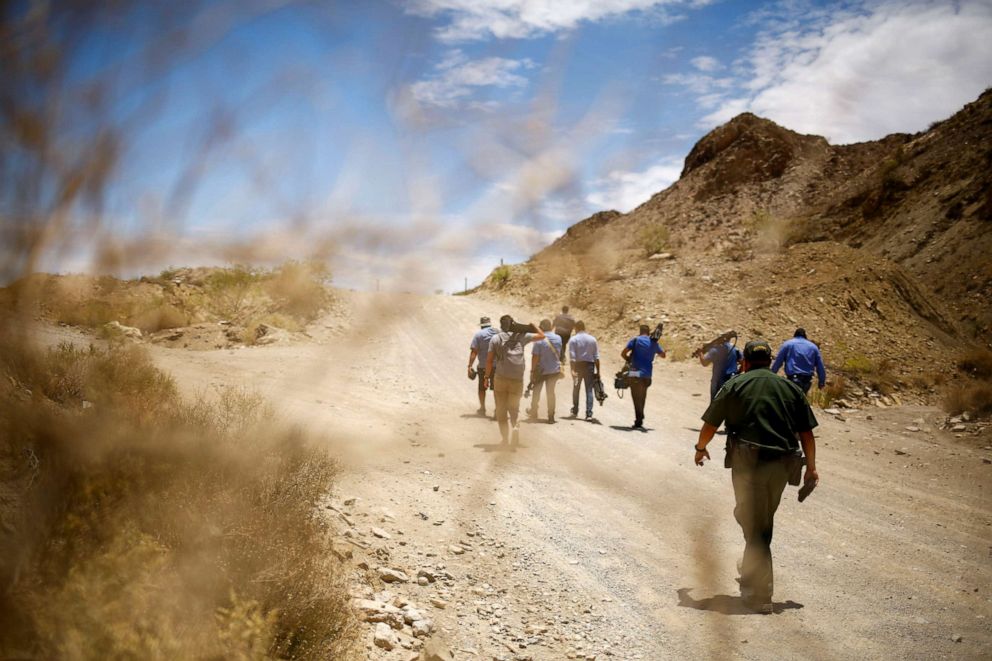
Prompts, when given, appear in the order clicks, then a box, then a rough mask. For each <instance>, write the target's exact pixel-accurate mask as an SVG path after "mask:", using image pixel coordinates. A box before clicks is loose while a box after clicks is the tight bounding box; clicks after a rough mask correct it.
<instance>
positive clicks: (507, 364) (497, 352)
mask: <svg viewBox="0 0 992 661" xmlns="http://www.w3.org/2000/svg"><path fill="white" fill-rule="evenodd" d="M499 327H500V332H499V333H496V334H495V335H493V337H492V339H490V340H489V354H488V355H487V356H486V381H485V383H484V387H488V386H489V382H490V381H492V383H493V394H494V395H495V396H496V422H497V423H498V424H499V433H500V436H501V437H502V439H503V443H506V442H507V441H508V440H509V431H510V429H509V428H510V426H511V425H512V427H513V443H514V445H516V444H517V443H519V442H520V426H519V423H518V422H517V417H518V415H519V414H520V396H521V395H523V393H524V371H525V369H524V367H525V365H524V364H525V360H524V346H525V345H526V344H528V343H530V342H533V341H534V340H543V339H544V333H542V332H541V331H539V330H538V329H537V327H536V326H534V324H530V325H529V326H524V325H523V324H518V323H516V322H514V321H513V317H511V316H510V315H508V314H504V315H503V316H502V317H500V319H499ZM527 330H533V331H534V332H533V333H528V332H526V331H527ZM507 416H509V418H510V420H509V424H507Z"/></svg>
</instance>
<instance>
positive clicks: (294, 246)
mask: <svg viewBox="0 0 992 661" xmlns="http://www.w3.org/2000/svg"><path fill="white" fill-rule="evenodd" d="M185 27H186V28H188V33H189V35H188V36H189V37H190V38H189V39H188V41H187V42H186V44H185V45H184V47H183V48H182V49H181V50H180V49H178V48H177V49H176V50H175V51H173V52H172V55H173V58H172V60H173V61H172V62H171V64H170V66H169V67H168V68H167V69H166V70H165V71H164V72H151V71H149V68H148V67H146V66H144V65H143V64H142V63H141V62H142V58H141V57H140V54H141V53H142V52H144V51H146V50H147V49H149V48H151V47H154V46H155V45H156V44H158V43H160V42H161V29H160V28H161V24H160V22H158V21H157V20H156V19H155V18H154V17H152V16H151V12H150V11H149V12H145V11H139V12H134V13H131V14H129V15H127V16H125V17H123V18H121V19H120V20H119V21H118V22H117V23H114V24H112V25H111V26H110V27H107V28H102V29H99V30H97V29H94V30H93V32H92V33H91V34H90V35H89V39H88V40H87V42H86V43H85V44H84V45H83V47H82V48H81V49H80V51H78V54H77V55H76V57H77V61H76V62H75V63H74V65H75V66H74V77H75V79H76V80H77V81H85V80H88V79H93V78H96V79H109V80H112V82H111V83H110V86H111V88H112V89H113V99H114V106H113V107H114V109H115V110H114V113H113V114H114V115H115V119H120V120H121V121H125V119H124V118H128V117H130V119H131V122H130V123H127V124H126V126H127V127H128V128H127V131H128V133H127V142H126V145H127V146H126V149H125V150H124V152H123V153H122V161H121V164H120V167H119V168H118V170H117V175H116V178H115V180H114V182H113V184H112V186H111V187H110V188H109V191H108V192H109V195H108V199H107V204H106V205H105V208H104V209H103V213H104V214H105V216H106V217H107V218H108V219H109V220H110V222H109V224H108V225H107V226H108V227H109V228H110V231H109V232H108V233H106V234H101V235H99V236H95V237H87V240H91V241H104V242H106V241H108V240H109V241H115V240H117V241H120V240H121V237H133V236H134V234H135V233H136V232H139V231H140V232H141V233H142V234H143V235H144V236H149V235H153V238H154V240H153V241H151V244H153V245H154V249H150V250H149V251H147V252H145V253H142V254H141V257H140V258H137V257H136V258H135V259H134V260H132V263H131V264H130V265H129V266H128V267H127V268H129V269H131V271H132V272H133V271H135V270H137V271H149V270H153V269H154V268H159V267H161V266H164V265H166V264H199V263H223V262H224V261H226V260H231V259H254V260H258V261H262V262H268V261H279V260H281V259H284V258H287V257H293V258H306V257H309V256H311V254H317V255H319V256H321V257H326V258H327V259H328V260H329V261H330V262H331V267H332V270H333V271H334V273H335V280H336V281H337V282H338V283H339V284H342V285H346V286H356V287H370V286H372V283H374V282H375V280H376V279H378V280H380V281H381V282H382V283H384V286H386V287H390V288H395V289H417V290H428V291H429V290H433V289H444V290H447V291H452V290H457V289H460V288H461V286H462V283H463V278H468V280H469V284H470V286H471V285H473V284H476V283H478V282H479V280H481V278H482V277H484V276H485V275H486V274H487V273H488V272H489V270H491V269H492V267H493V266H495V265H496V264H498V263H499V260H500V259H501V258H502V259H505V260H506V261H508V262H516V261H521V260H523V259H525V258H526V257H527V256H529V255H530V254H532V253H533V252H535V251H536V250H538V249H540V248H541V247H542V246H543V245H546V244H547V243H548V242H549V241H550V240H553V238H554V237H556V236H557V235H559V234H560V233H561V232H562V231H563V230H564V229H565V228H566V227H568V226H569V225H571V224H573V223H575V222H577V221H579V220H581V219H582V218H584V217H586V216H588V215H589V214H591V213H593V212H595V211H597V210H602V209H609V208H615V209H619V210H621V211H629V210H631V209H632V208H634V207H635V206H637V205H638V204H640V203H642V202H644V201H646V200H647V199H648V197H650V195H651V194H653V193H656V192H658V191H660V190H662V189H664V188H665V187H667V186H668V185H670V184H671V183H672V182H673V181H674V180H675V179H677V177H678V174H679V172H680V170H681V168H682V161H683V158H684V157H685V155H686V153H687V152H688V151H689V149H690V148H691V147H692V145H693V144H694V143H695V142H696V141H697V140H698V139H699V138H700V137H701V136H702V135H704V134H705V133H706V132H707V131H708V130H709V129H711V128H712V127H714V126H716V125H718V124H720V123H723V122H725V121H727V120H729V119H730V118H731V117H733V116H734V115H736V114H738V113H740V112H743V111H746V110H749V111H752V112H755V113H756V114H759V115H762V116H765V117H768V118H770V119H772V120H774V121H776V122H778V123H780V124H782V125H783V126H786V127H788V128H791V129H794V130H797V131H800V132H804V133H815V134H820V135H825V136H826V137H827V138H828V139H830V140H831V142H834V143H849V142H856V141H861V140H870V139H877V138H880V137H882V136H884V135H886V134H888V133H892V132H896V131H906V132H913V131H919V130H924V129H925V128H926V127H927V125H928V124H929V123H930V122H933V121H934V120H938V119H941V118H944V117H946V116H948V115H950V114H952V113H953V112H955V111H956V110H958V109H959V108H960V107H961V106H962V105H963V104H965V103H967V102H968V101H971V100H973V99H974V98H976V97H977V96H978V95H979V94H980V93H981V92H982V91H983V90H984V89H985V88H986V87H988V86H989V85H990V84H992V3H990V2H988V1H987V0H986V1H976V0H971V1H969V0H963V1H961V2H925V1H920V2H916V1H911V0H907V1H901V2H891V1H885V0H881V1H867V2H865V1H858V2H814V1H802V0H788V1H785V2H767V3H765V2H734V1H731V0H726V1H722V2H721V1H719V0H712V1H708V0H663V1H656V0H409V1H405V2H404V1H400V0H395V1H392V0H368V1H367V2H339V3H320V4H296V3H292V2H289V3H275V4H274V3H265V2H247V1H246V2H238V3H211V4H207V5H204V6H203V8H202V10H200V11H198V12H195V13H194V16H193V18H192V19H189V20H187V21H186V22H185ZM180 56H181V57H180ZM108 71H114V72H115V73H114V76H113V77H112V79H111V78H109V77H108V73H107V72H108ZM150 99H154V103H151V104H150V105H149V106H148V107H145V108H143V110H141V112H140V113H138V114H137V116H138V117H139V118H140V119H141V121H139V122H136V123H135V122H134V121H133V119H134V116H135V115H134V114H133V113H134V108H135V107H136V104H138V103H140V102H141V101H149V100H150ZM67 127H69V128H74V129H75V130H77V131H82V132H84V133H85V131H86V130H87V128H86V126H85V125H84V124H82V123H80V124H77V125H75V126H73V125H72V124H71V122H69V123H67ZM232 244H234V245H235V247H236V248H237V250H233V249H232ZM75 245H76V249H75V250H74V251H70V253H69V254H68V255H65V253H63V259H64V261H63V262H61V263H58V264H57V268H60V269H62V270H67V269H73V270H79V269H82V268H85V258H84V255H85V254H86V252H85V251H84V250H81V249H79V245H80V244H79V242H78V241H77V242H76V244H75ZM134 254H135V255H136V256H137V255H138V253H134Z"/></svg>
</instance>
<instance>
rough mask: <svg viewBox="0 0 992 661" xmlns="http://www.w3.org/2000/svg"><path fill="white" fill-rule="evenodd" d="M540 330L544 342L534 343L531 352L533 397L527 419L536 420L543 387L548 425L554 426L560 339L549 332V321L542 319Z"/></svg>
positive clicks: (555, 334) (559, 368)
mask: <svg viewBox="0 0 992 661" xmlns="http://www.w3.org/2000/svg"><path fill="white" fill-rule="evenodd" d="M540 329H541V330H542V331H543V332H544V340H543V341H541V342H535V343H534V348H533V349H532V350H531V361H530V366H531V367H530V381H531V383H533V384H534V395H533V397H532V399H531V404H530V409H528V410H527V413H528V416H527V417H528V419H529V420H536V419H537V409H538V407H539V406H540V405H541V386H544V389H545V390H546V391H547V395H548V398H547V399H548V424H554V422H555V404H556V399H555V386H556V385H558V380H559V379H561V377H562V373H561V352H562V346H561V337H560V336H559V335H558V334H557V333H552V332H551V320H550V319H542V320H541V324H540Z"/></svg>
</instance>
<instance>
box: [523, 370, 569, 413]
mask: <svg viewBox="0 0 992 661" xmlns="http://www.w3.org/2000/svg"><path fill="white" fill-rule="evenodd" d="M561 378H562V374H561V372H556V373H554V374H541V375H539V376H538V377H537V378H536V379H534V394H533V396H532V398H531V401H530V414H531V415H532V416H534V417H535V418H536V417H537V409H538V407H539V406H540V405H541V386H544V389H545V390H546V391H547V395H548V419H549V420H550V419H552V418H554V417H555V407H556V406H557V400H556V398H555V386H556V385H558V381H560V380H561Z"/></svg>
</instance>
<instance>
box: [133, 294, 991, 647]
mask: <svg viewBox="0 0 992 661" xmlns="http://www.w3.org/2000/svg"><path fill="white" fill-rule="evenodd" d="M351 303H352V304H353V306H354V309H355V313H354V315H353V317H352V320H351V323H352V328H353V330H352V331H351V332H350V333H348V334H347V335H335V334H332V333H331V331H326V332H325V331H324V330H323V328H324V327H323V326H322V325H321V324H317V325H315V327H314V330H312V333H311V334H312V335H313V336H314V342H313V343H312V344H297V345H292V346H273V347H260V348H251V349H242V350H238V351H227V350H224V351H208V352H187V351H182V350H170V349H154V350H153V354H154V356H155V358H156V361H157V362H158V363H159V364H160V365H161V366H162V367H164V368H165V369H166V370H167V371H169V372H171V373H172V374H173V375H174V376H175V378H176V379H177V381H178V382H179V383H180V385H181V386H182V387H183V388H184V389H186V390H187V391H188V392H194V391H204V390H206V391H209V390H210V389H211V388H212V387H214V386H227V385H242V386H248V387H251V388H255V389H257V390H259V391H261V392H262V393H263V394H265V395H266V396H267V397H269V398H270V399H271V400H272V401H273V402H274V403H275V404H276V405H277V407H278V409H279V412H280V414H281V415H283V416H285V417H286V418H288V419H290V420H292V421H293V422H295V423H296V424H299V425H301V426H304V427H306V428H309V429H311V430H313V431H315V432H318V433H321V434H324V435H325V436H326V437H327V438H328V439H329V440H328V443H330V444H332V450H333V451H334V452H335V453H337V454H338V455H339V456H340V457H341V459H342V462H343V465H344V467H345V472H344V475H343V476H342V479H341V480H340V482H339V484H338V485H337V489H336V493H335V494H333V497H332V500H333V502H334V503H337V506H338V507H339V509H340V508H343V511H345V512H346V513H347V514H348V516H347V518H348V519H349V520H350V521H351V523H352V524H353V528H350V529H348V530H350V532H348V534H349V535H351V539H352V540H353V541H355V542H357V544H358V545H360V546H368V547H369V548H368V552H367V553H362V552H359V553H358V555H357V556H356V558H355V562H356V563H357V562H359V561H362V560H364V561H365V562H367V563H368V564H369V566H370V568H369V571H368V572H362V571H361V570H360V569H357V568H356V578H358V579H361V578H362V577H364V576H367V575H372V574H374V570H375V568H376V567H377V566H378V565H383V566H388V567H393V568H397V569H401V570H403V571H404V572H406V573H407V574H408V575H410V576H416V574H417V570H418V569H420V568H427V569H429V570H430V571H431V572H432V573H434V574H437V575H438V576H439V580H437V582H434V583H430V584H429V585H426V586H420V585H417V584H415V583H413V582H411V583H407V584H402V585H398V587H394V586H396V585H397V584H394V586H390V588H389V589H390V591H391V592H393V593H394V594H398V595H402V596H405V597H406V598H408V599H411V600H413V601H415V602H416V603H417V604H418V605H419V607H420V608H421V609H424V610H428V611H430V616H431V618H433V620H434V623H435V626H436V633H435V634H434V635H435V636H436V637H438V638H441V639H443V640H444V641H445V642H446V644H447V645H448V646H450V647H451V648H452V649H453V650H455V651H456V656H457V658H484V659H488V658H493V657H494V656H495V657H505V658H514V657H515V656H519V657H521V658H527V657H530V658H534V659H561V658H593V657H595V658H599V659H603V658H618V659H635V658H642V659H665V658H678V659H682V658H690V657H702V658H714V657H716V658H726V657H734V658H744V659H751V658H753V659H767V658H795V659H809V658H822V659H835V658H859V659H882V658H919V659H922V658H927V659H929V658H982V657H984V658H988V656H989V654H990V653H992V604H990V598H992V581H990V575H992V500H990V488H992V479H990V476H992V465H989V464H987V463H983V458H985V459H988V458H989V457H992V452H990V450H989V449H988V448H987V446H989V445H992V442H990V440H989V439H988V438H987V437H986V438H984V439H975V438H971V439H956V438H954V437H953V435H952V434H950V433H946V432H943V431H939V430H937V429H936V428H935V425H934V422H935V421H936V420H937V419H938V418H939V417H940V415H939V412H937V411H936V410H929V409H912V410H907V409H904V408H903V409H872V410H870V411H859V412H849V413H845V414H844V416H842V417H841V418H837V417H835V416H831V415H827V414H824V413H822V412H818V418H819V420H820V423H821V426H820V428H819V429H818V430H817V432H818V448H819V457H818V464H819V469H820V475H821V485H820V488H819V489H818V490H817V491H816V492H815V494H814V495H813V496H812V497H811V498H810V500H808V501H806V502H805V503H803V504H801V505H800V504H799V503H797V502H796V489H795V488H792V487H789V488H788V489H787V491H786V494H785V497H784V499H783V503H782V506H781V508H780V509H779V513H778V517H777V521H776V522H777V524H778V525H777V526H776V532H775V540H774V543H773V552H774V558H775V568H776V590H775V605H776V612H775V614H773V615H766V616H762V615H753V614H747V613H746V611H745V610H744V609H743V608H742V607H741V606H740V604H739V603H738V599H737V592H736V587H737V586H736V583H735V581H734V577H735V576H736V571H735V562H736V560H737V558H738V557H739V555H740V553H741V551H742V548H743V540H742V538H741V535H740V532H739V529H738V528H737V525H736V523H735V522H734V520H733V516H732V509H733V498H732V493H731V488H730V475H729V472H728V471H726V470H724V469H723V467H722V461H721V460H722V451H721V450H720V449H719V445H720V444H719V443H716V442H715V443H714V444H713V448H714V450H715V451H714V452H713V455H714V458H715V459H716V461H714V462H713V463H711V464H708V465H707V466H705V467H703V468H698V467H696V466H694V465H693V463H692V446H693V443H694V442H695V438H696V431H697V430H698V427H699V424H700V423H699V416H700V414H701V413H702V411H703V409H704V407H705V404H706V401H707V395H706V392H707V387H708V385H707V382H708V377H707V371H706V370H705V369H704V368H701V367H699V366H698V365H693V364H690V363H670V362H667V361H665V362H663V363H662V364H660V365H658V367H657V368H656V375H655V380H654V385H653V386H652V387H651V389H650V391H649V394H648V403H647V419H646V424H647V426H648V428H649V430H648V431H647V432H646V433H641V432H635V431H629V430H628V429H626V428H625V426H626V425H629V424H630V423H631V421H632V417H633V412H632V406H631V404H630V401H629V400H628V399H626V398H625V399H624V400H622V401H620V400H618V399H617V397H616V394H615V393H614V392H613V391H612V390H611V391H610V398H609V399H608V400H607V402H606V404H605V405H604V406H602V407H600V406H597V407H596V410H595V413H596V419H595V421H594V422H586V421H584V420H571V419H568V417H567V416H568V408H569V407H570V404H571V402H570V395H571V393H570V390H571V388H570V385H571V384H570V381H568V380H565V381H562V382H560V383H559V385H558V415H559V418H560V421H559V422H558V424H555V425H547V424H544V423H534V424H524V425H523V432H522V439H521V440H522V442H521V446H520V447H519V449H518V450H517V451H515V452H509V451H504V449H503V448H501V447H500V446H499V434H498V432H497V429H496V426H495V424H494V423H493V422H492V421H490V420H489V419H485V418H480V417H476V416H475V414H474V411H475V409H476V407H477V401H476V397H475V382H470V381H469V380H468V379H467V378H466V377H465V364H466V362H467V356H468V344H469V340H470V338H471V335H472V333H473V332H474V330H475V328H476V327H477V326H476V324H477V320H478V317H479V316H480V314H486V315H490V316H493V317H494V318H495V317H498V316H499V315H500V314H501V313H503V312H504V310H502V309H496V308H495V306H493V305H489V304H487V303H486V302H485V301H480V300H478V299H464V298H451V297H441V296H435V297H422V298H420V297H390V296H387V295H359V294H353V295H352V300H351ZM510 312H511V313H516V314H517V316H518V318H523V319H529V320H534V321H536V320H537V316H536V315H535V314H533V313H531V314H527V313H526V311H522V310H511V311H510ZM590 330H591V332H592V333H593V334H594V335H595V333H596V329H595V328H592V329H590ZM619 350H620V347H602V351H603V354H604V370H603V371H604V373H605V374H607V375H611V374H612V373H613V371H615V370H616V369H617V367H618V363H619V357H618V354H619ZM491 406H492V404H491V403H490V408H491ZM920 419H922V421H920ZM914 421H915V422H914ZM908 426H911V427H913V428H914V429H917V428H918V429H919V431H908V430H907V429H906V427H908ZM351 498H356V499H357V500H356V502H355V504H353V505H350V506H348V507H344V506H342V505H341V503H342V502H344V501H345V500H348V499H351ZM338 523H339V524H340V525H342V527H346V526H344V524H341V523H340V521H339V522H338ZM373 526H374V527H377V528H380V529H381V530H380V532H383V531H384V532H385V533H386V534H387V535H388V537H389V538H388V539H386V538H385V537H376V536H374V535H372V534H371V528H372V527H373ZM358 550H359V549H357V548H356V551H358ZM378 589H381V586H379V585H376V586H370V587H368V588H366V589H365V590H364V593H365V594H367V595H371V594H372V592H373V591H375V590H378ZM362 592H363V590H362V589H361V587H360V586H358V587H356V593H362ZM431 598H434V599H440V600H442V601H439V602H438V604H439V606H443V607H439V606H432V605H430V600H431ZM368 649H369V651H368V654H369V656H370V657H376V658H379V656H381V657H382V658H395V659H408V658H410V655H411V653H410V651H408V650H404V649H399V648H398V649H397V650H395V651H393V652H384V651H381V650H379V649H378V648H374V647H372V644H371V628H370V629H369V648H368ZM476 655H477V656H476Z"/></svg>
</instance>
